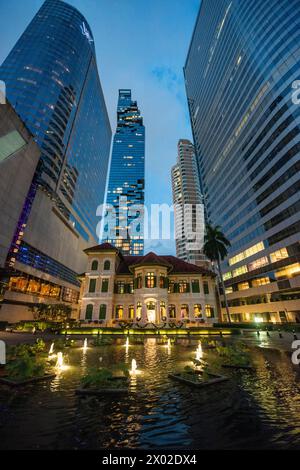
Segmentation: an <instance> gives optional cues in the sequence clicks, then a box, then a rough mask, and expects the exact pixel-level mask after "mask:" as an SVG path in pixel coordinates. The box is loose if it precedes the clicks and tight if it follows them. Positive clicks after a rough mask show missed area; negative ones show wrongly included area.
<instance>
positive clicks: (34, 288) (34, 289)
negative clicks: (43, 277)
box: [27, 279, 41, 294]
mask: <svg viewBox="0 0 300 470" xmlns="http://www.w3.org/2000/svg"><path fill="white" fill-rule="evenodd" d="M40 287H41V284H40V283H39V282H37V281H36V280H34V279H30V281H29V284H28V289H27V290H28V292H30V293H31V294H37V293H38V292H39V291H40Z"/></svg>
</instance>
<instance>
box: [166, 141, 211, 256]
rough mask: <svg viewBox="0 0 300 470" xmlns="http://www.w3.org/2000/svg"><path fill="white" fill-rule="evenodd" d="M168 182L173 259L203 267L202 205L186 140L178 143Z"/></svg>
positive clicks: (193, 152)
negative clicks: (170, 180) (175, 257)
mask: <svg viewBox="0 0 300 470" xmlns="http://www.w3.org/2000/svg"><path fill="white" fill-rule="evenodd" d="M171 178H172V192H173V203H174V221H175V234H176V256H178V258H181V259H183V260H184V261H187V262H188V263H193V264H197V265H203V264H204V263H205V256H204V254H203V251H202V250H203V241H204V229H205V222H204V204H203V198H202V194H201V191H200V182H199V175H198V168H197V161H196V156H195V149H194V145H193V144H192V142H190V141H189V140H187V139H180V140H179V142H178V155H177V163H176V165H174V166H173V167H172V170H171ZM196 234H197V237H195V235H196ZM194 237H195V238H194Z"/></svg>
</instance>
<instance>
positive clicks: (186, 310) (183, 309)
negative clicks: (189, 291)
mask: <svg viewBox="0 0 300 470" xmlns="http://www.w3.org/2000/svg"><path fill="white" fill-rule="evenodd" d="M180 313H181V318H182V319H188V318H189V306H188V305H187V304H183V305H181V311H180Z"/></svg>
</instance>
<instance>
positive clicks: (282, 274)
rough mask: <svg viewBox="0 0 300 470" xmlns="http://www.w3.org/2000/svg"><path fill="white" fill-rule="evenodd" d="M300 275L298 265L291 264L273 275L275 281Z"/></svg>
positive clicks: (299, 264) (299, 266) (299, 265)
mask: <svg viewBox="0 0 300 470" xmlns="http://www.w3.org/2000/svg"><path fill="white" fill-rule="evenodd" d="M299 274H300V263H295V264H291V265H290V266H287V267H286V268H284V269H281V270H280V271H277V272H276V273H275V276H276V278H277V279H282V278H290V277H293V276H297V275H299Z"/></svg>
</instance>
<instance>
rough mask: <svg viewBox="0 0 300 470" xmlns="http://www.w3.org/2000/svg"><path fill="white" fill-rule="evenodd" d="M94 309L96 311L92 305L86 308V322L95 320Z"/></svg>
mask: <svg viewBox="0 0 300 470" xmlns="http://www.w3.org/2000/svg"><path fill="white" fill-rule="evenodd" d="M93 309H94V306H93V305H92V304H89V305H87V306H86V310H85V319H86V320H91V319H92V318H93Z"/></svg>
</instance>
